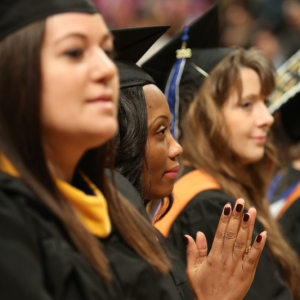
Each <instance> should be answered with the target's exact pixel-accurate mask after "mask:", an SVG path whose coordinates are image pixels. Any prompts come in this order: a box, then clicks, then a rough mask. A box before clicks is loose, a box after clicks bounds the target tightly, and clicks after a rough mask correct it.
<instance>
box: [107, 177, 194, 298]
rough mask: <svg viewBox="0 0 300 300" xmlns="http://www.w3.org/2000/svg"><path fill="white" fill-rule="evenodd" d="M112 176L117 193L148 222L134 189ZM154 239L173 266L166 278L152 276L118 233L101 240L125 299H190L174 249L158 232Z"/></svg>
mask: <svg viewBox="0 0 300 300" xmlns="http://www.w3.org/2000/svg"><path fill="white" fill-rule="evenodd" d="M109 176H110V175H109ZM114 177H115V182H116V186H117V189H118V190H119V192H120V193H121V194H122V195H123V196H124V197H125V198H126V199H127V200H128V201H129V202H130V203H131V204H132V205H133V206H134V207H135V208H136V209H137V210H138V211H139V212H140V213H141V214H142V215H143V216H144V217H145V218H146V219H147V220H148V221H149V222H150V220H149V217H148V215H147V212H146V210H145V207H144V203H143V200H142V198H141V196H140V195H139V193H138V192H137V190H136V189H135V188H134V187H133V185H132V184H131V183H130V182H129V181H128V180H127V179H126V178H125V177H123V176H122V175H120V174H119V173H117V172H115V173H114ZM157 237H158V239H159V242H160V243H161V245H162V247H163V249H164V250H165V252H166V253H167V255H168V257H169V259H170V261H171V265H172V269H171V272H170V273H169V274H167V275H165V276H161V275H160V276H159V275H158V274H157V273H155V272H154V271H153V269H152V268H151V267H150V265H149V264H148V263H146V262H145V261H144V260H142V259H141V258H140V257H139V256H138V255H137V254H136V253H135V252H133V251H132V250H131V249H130V248H129V247H128V246H127V245H126V243H124V242H122V238H121V237H120V235H119V234H118V233H117V232H114V234H113V235H111V236H110V237H109V238H108V239H106V240H105V241H104V243H105V245H106V251H107V255H108V257H109V259H110V260H112V261H113V262H114V264H113V265H114V267H113V268H114V272H115V273H116V274H117V277H118V278H119V281H120V282H121V283H122V285H123V286H125V285H126V286H127V290H126V296H127V297H128V299H149V300H150V299H158V300H159V299H172V300H173V299H184V300H193V299H194V296H193V293H192V291H191V289H190V287H189V284H188V281H187V278H186V275H185V266H184V264H183V263H182V262H181V261H180V260H178V257H177V256H176V254H175V252H174V250H173V246H172V245H171V244H170V243H169V242H168V241H167V240H166V239H165V238H164V237H163V236H162V235H161V234H160V233H159V232H157ZM126 299H127V298H126Z"/></svg>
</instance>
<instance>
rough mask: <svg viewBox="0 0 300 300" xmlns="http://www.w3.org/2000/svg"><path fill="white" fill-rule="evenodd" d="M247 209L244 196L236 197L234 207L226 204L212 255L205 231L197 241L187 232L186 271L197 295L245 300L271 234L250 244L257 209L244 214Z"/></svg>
mask: <svg viewBox="0 0 300 300" xmlns="http://www.w3.org/2000/svg"><path fill="white" fill-rule="evenodd" d="M243 210H244V200H243V199H238V200H237V201H236V204H235V206H234V209H233V210H232V209H231V205H230V204H226V205H225V207H224V209H223V213H222V215H221V218H220V221H219V225H218V228H217V230H216V234H215V238H214V241H213V245H212V248H211V251H210V253H209V255H208V256H207V242H206V238H205V236H204V234H203V233H202V232H198V233H197V236H196V242H195V241H194V240H193V238H191V237H190V236H187V235H186V236H185V237H186V242H187V269H186V273H187V277H188V279H189V281H190V284H191V286H192V288H193V291H194V294H195V296H196V299H199V300H202V299H205V300H219V299H222V300H227V299H228V300H241V299H243V298H244V296H245V295H246V293H247V291H248V289H249V288H250V285H251V283H252V281H253V278H254V274H255V270H256V267H257V263H258V260H259V257H260V254H261V251H262V249H263V247H264V245H265V242H266V238H267V234H266V232H262V233H261V234H259V235H258V236H257V237H256V239H255V241H254V243H253V245H252V247H249V246H250V245H251V237H252V232H253V227H254V221H255V217H256V210H255V208H253V207H252V208H250V209H249V211H248V212H247V213H246V214H244V215H243Z"/></svg>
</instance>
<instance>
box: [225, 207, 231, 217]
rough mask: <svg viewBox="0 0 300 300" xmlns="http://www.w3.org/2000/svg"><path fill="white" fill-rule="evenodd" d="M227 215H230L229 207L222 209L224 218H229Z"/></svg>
mask: <svg viewBox="0 0 300 300" xmlns="http://www.w3.org/2000/svg"><path fill="white" fill-rule="evenodd" d="M229 214H230V207H229V206H226V207H225V208H224V215H225V216H229Z"/></svg>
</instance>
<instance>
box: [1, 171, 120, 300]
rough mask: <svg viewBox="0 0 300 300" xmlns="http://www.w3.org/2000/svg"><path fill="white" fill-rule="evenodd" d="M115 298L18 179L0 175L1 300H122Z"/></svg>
mask: <svg viewBox="0 0 300 300" xmlns="http://www.w3.org/2000/svg"><path fill="white" fill-rule="evenodd" d="M3 177H4V178H3ZM115 295H117V291H116V290H115V289H112V287H111V284H109V283H108V282H106V281H104V280H102V278H101V277H100V276H99V275H98V274H97V273H96V272H95V271H94V269H93V268H92V267H91V266H90V264H89V263H88V262H87V260H86V259H85V258H84V257H83V256H82V255H81V254H80V253H79V252H78V251H77V250H76V248H75V247H74V245H73V244H72V243H71V242H70V239H69V238H68V234H67V232H66V230H65V229H64V227H63V225H62V224H61V222H60V221H59V220H58V219H57V218H56V216H55V215H54V214H53V213H52V212H51V211H50V210H49V209H48V208H47V207H45V206H44V205H43V204H42V203H40V202H39V201H38V200H37V199H36V198H35V195H34V194H33V193H32V192H31V191H30V190H28V188H27V187H26V186H25V185H24V184H23V183H22V181H21V180H19V179H16V178H13V177H11V176H8V175H3V174H1V173H0V299H1V300H19V299H20V300H83V299H84V300H100V299H101V300H109V299H120V298H118V297H115Z"/></svg>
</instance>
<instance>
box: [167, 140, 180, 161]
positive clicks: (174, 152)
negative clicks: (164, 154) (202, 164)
mask: <svg viewBox="0 0 300 300" xmlns="http://www.w3.org/2000/svg"><path fill="white" fill-rule="evenodd" d="M181 154H182V147H181V146H180V145H179V144H178V143H177V142H176V140H175V139H174V138H173V136H171V143H170V147H169V157H170V158H172V159H174V158H176V157H178V156H180V155H181Z"/></svg>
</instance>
